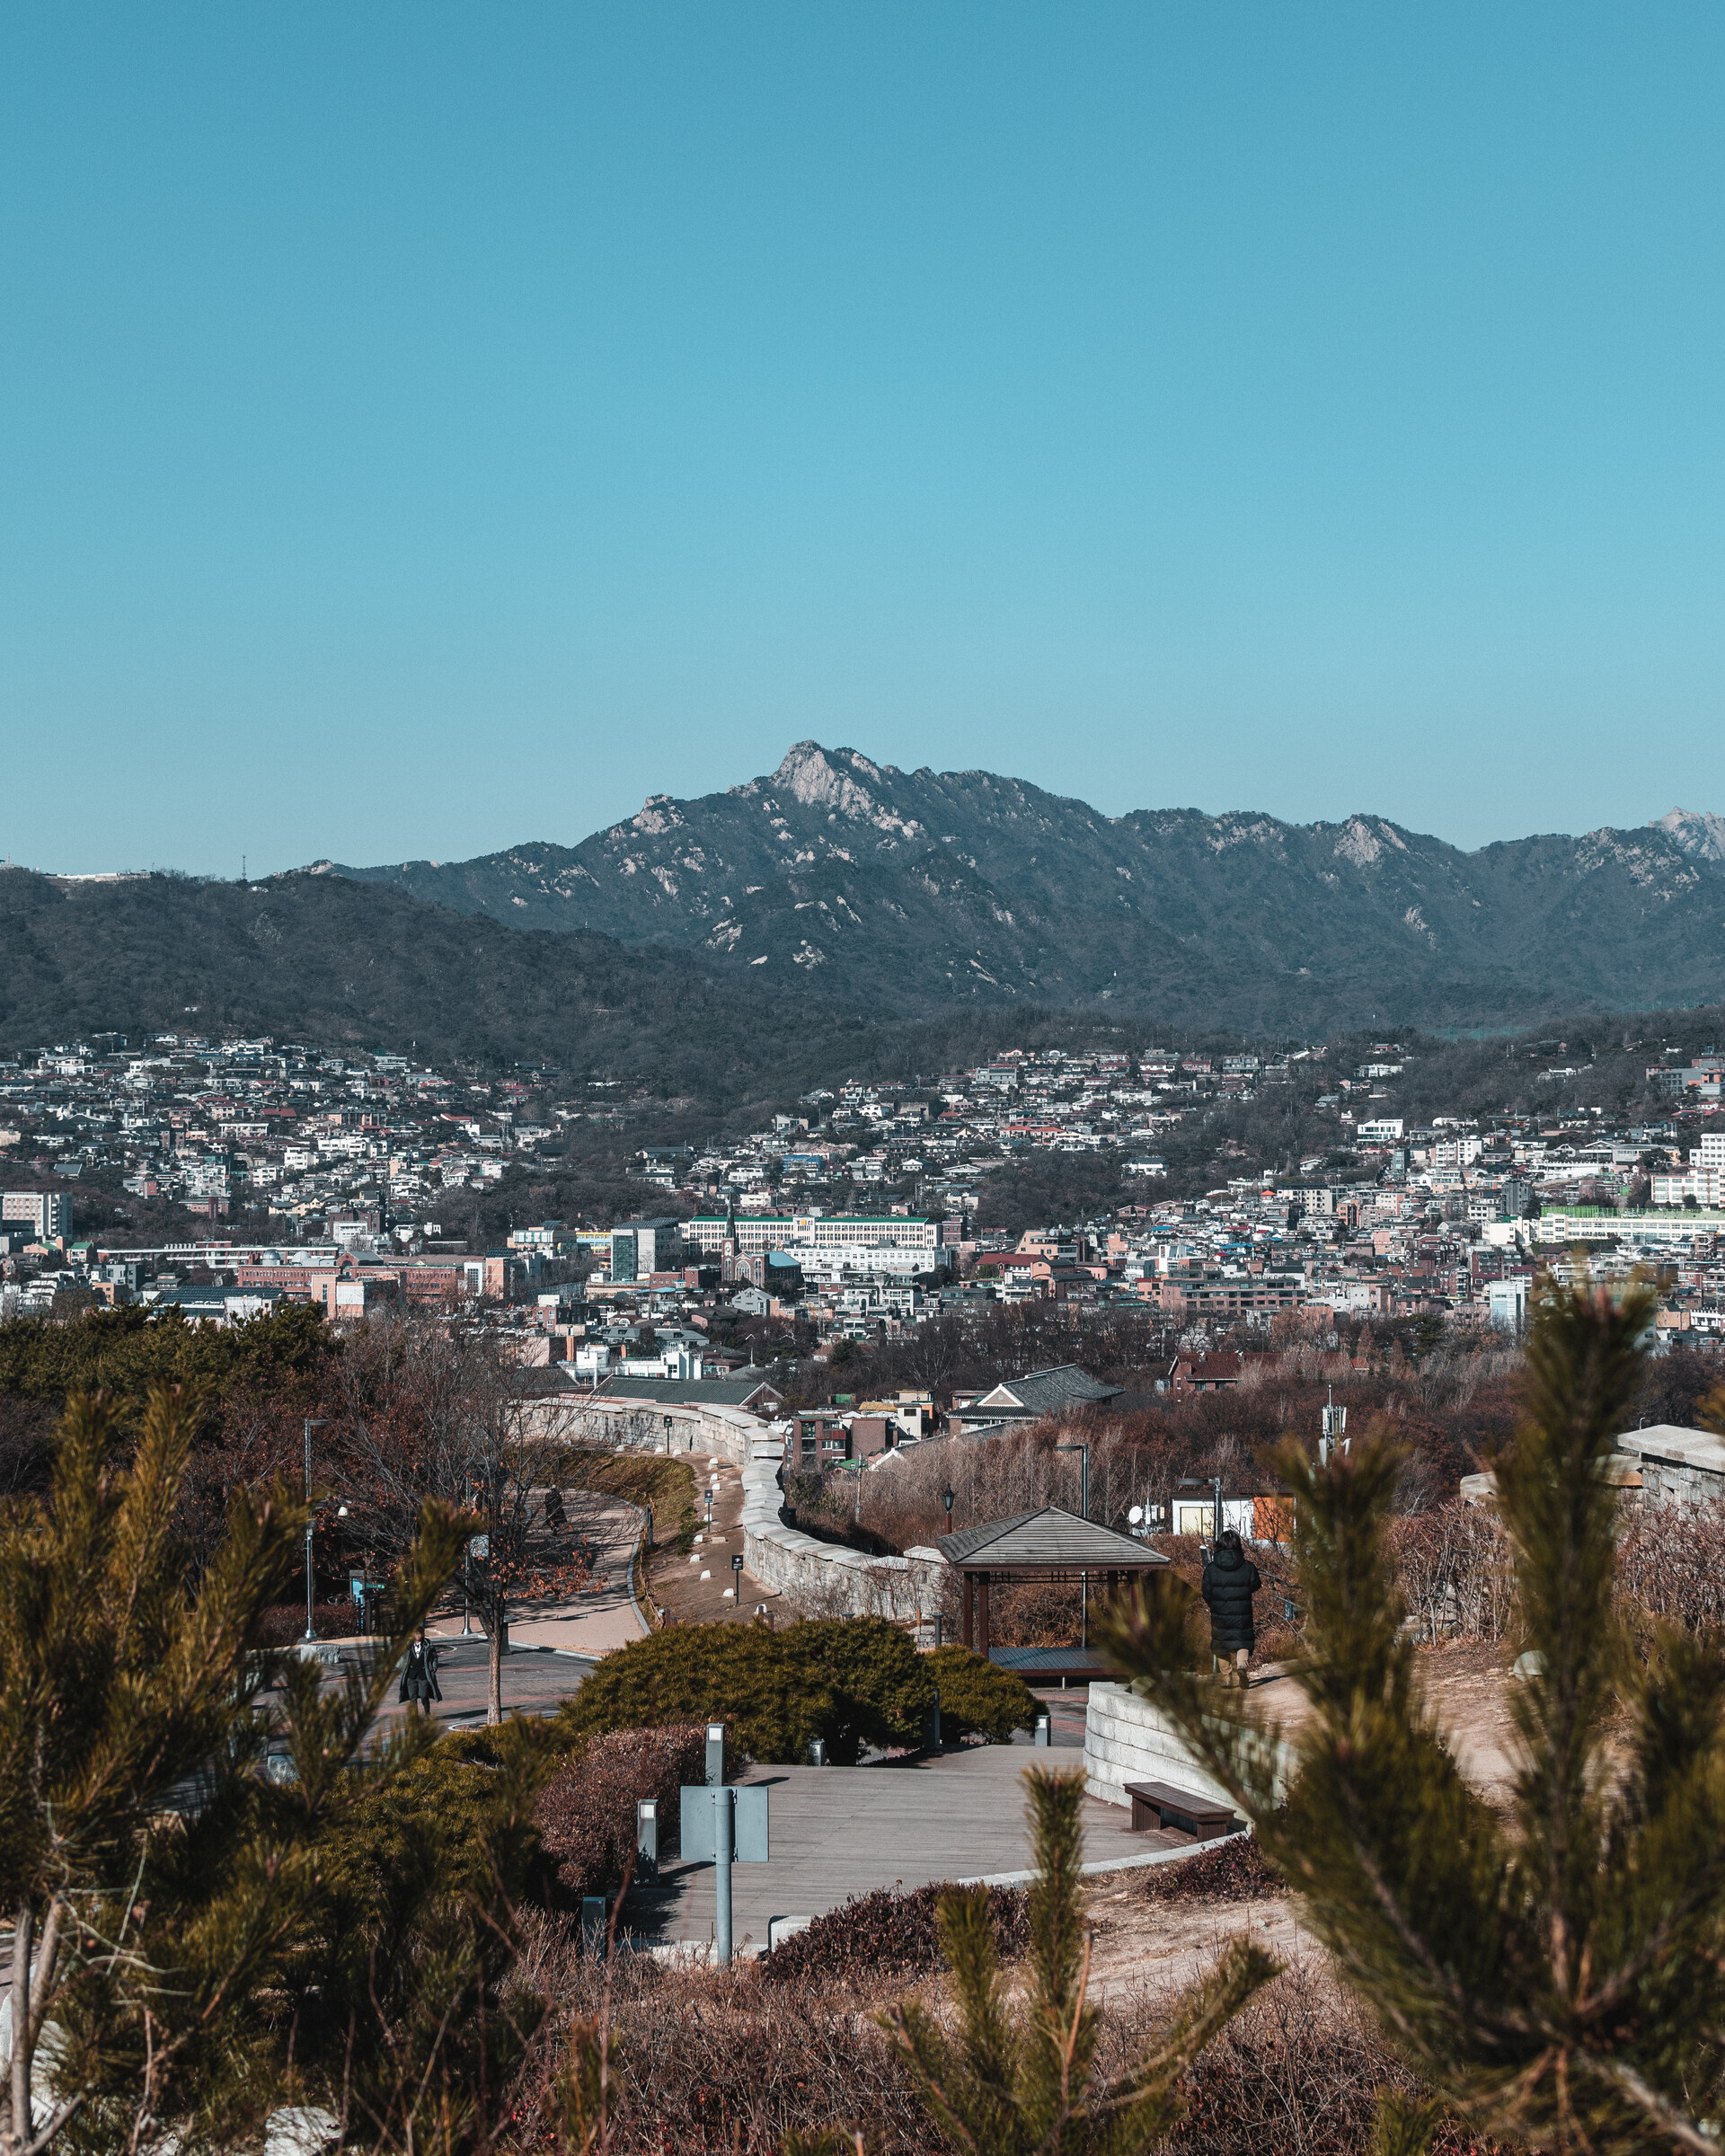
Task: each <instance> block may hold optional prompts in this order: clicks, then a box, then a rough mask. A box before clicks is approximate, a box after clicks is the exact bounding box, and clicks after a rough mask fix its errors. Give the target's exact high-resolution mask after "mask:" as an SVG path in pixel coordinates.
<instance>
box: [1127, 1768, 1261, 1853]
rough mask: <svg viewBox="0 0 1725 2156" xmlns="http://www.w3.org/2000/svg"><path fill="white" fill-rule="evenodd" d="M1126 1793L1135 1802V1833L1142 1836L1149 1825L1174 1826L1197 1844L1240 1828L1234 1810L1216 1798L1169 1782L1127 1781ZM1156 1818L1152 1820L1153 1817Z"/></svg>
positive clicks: (1133, 1826) (1133, 1827) (1133, 1810)
mask: <svg viewBox="0 0 1725 2156" xmlns="http://www.w3.org/2000/svg"><path fill="white" fill-rule="evenodd" d="M1126 1793H1127V1795H1128V1797H1129V1798H1131V1800H1132V1832H1133V1833H1135V1834H1141V1833H1144V1831H1145V1830H1146V1828H1147V1827H1150V1826H1162V1827H1174V1828H1177V1829H1178V1830H1179V1832H1180V1833H1185V1834H1190V1835H1191V1837H1192V1839H1193V1840H1194V1841H1195V1842H1215V1841H1216V1840H1218V1839H1219V1838H1220V1837H1221V1836H1222V1835H1224V1834H1231V1833H1234V1829H1235V1828H1236V1827H1237V1826H1238V1825H1239V1824H1240V1823H1239V1821H1238V1820H1237V1819H1236V1818H1235V1817H1234V1809H1233V1807H1232V1806H1230V1805H1227V1804H1225V1803H1218V1802H1217V1801H1216V1798H1214V1797H1199V1796H1195V1795H1194V1794H1193V1792H1192V1791H1191V1790H1190V1789H1175V1788H1174V1787H1173V1786H1172V1783H1170V1782H1166V1781H1128V1783H1127V1785H1126ZM1153 1813H1154V1818H1153V1817H1152V1816H1151V1815H1152V1814H1153Z"/></svg>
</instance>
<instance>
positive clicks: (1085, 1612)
mask: <svg viewBox="0 0 1725 2156" xmlns="http://www.w3.org/2000/svg"><path fill="white" fill-rule="evenodd" d="M1054 1449H1055V1451H1056V1452H1057V1453H1078V1454H1082V1455H1083V1456H1082V1457H1081V1459H1080V1460H1079V1462H1078V1511H1079V1515H1080V1517H1081V1518H1084V1519H1086V1520H1087V1519H1089V1517H1090V1447H1089V1446H1088V1445H1056V1446H1055V1448H1054ZM1078 1644H1079V1646H1080V1647H1082V1648H1086V1649H1087V1648H1089V1646H1090V1574H1089V1573H1088V1572H1081V1573H1080V1574H1079V1575H1078Z"/></svg>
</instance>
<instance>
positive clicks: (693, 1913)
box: [627, 1692, 1192, 1952]
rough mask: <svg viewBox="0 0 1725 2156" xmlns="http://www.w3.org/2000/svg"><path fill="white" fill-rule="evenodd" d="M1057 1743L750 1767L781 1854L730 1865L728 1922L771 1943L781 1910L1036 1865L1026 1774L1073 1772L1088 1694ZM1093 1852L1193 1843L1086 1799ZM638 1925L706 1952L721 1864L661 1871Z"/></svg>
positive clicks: (816, 1907) (748, 1943) (661, 1940)
mask: <svg viewBox="0 0 1725 2156" xmlns="http://www.w3.org/2000/svg"><path fill="white" fill-rule="evenodd" d="M1044 1704H1045V1705H1047V1706H1048V1707H1049V1708H1050V1709H1051V1710H1052V1713H1053V1719H1054V1741H1053V1744H1052V1745H1051V1746H1050V1747H1049V1748H1048V1750H1046V1751H1038V1750H1036V1749H1035V1748H1033V1746H1032V1745H1031V1743H1030V1740H1029V1739H1028V1738H1026V1737H1022V1736H1021V1737H1020V1738H1019V1739H1018V1740H1017V1741H1015V1742H1014V1743H1013V1744H1011V1745H977V1746H973V1747H969V1748H967V1749H965V1750H963V1751H952V1752H948V1753H946V1754H943V1755H942V1756H941V1757H940V1758H938V1759H916V1760H909V1761H905V1762H902V1763H882V1764H880V1765H876V1766H864V1767H770V1766H769V1767H754V1768H751V1769H749V1770H748V1771H747V1772H746V1773H744V1774H743V1775H741V1776H740V1777H739V1780H741V1781H743V1782H745V1783H764V1784H765V1786H766V1788H767V1789H768V1790H769V1792H770V1794H769V1797H768V1804H769V1807H770V1812H771V1850H772V1854H771V1860H770V1861H769V1862H767V1863H765V1864H738V1865H734V1866H733V1867H732V1869H731V1875H730V1877H731V1924H732V1933H733V1937H734V1939H735V1941H736V1945H737V1948H738V1950H739V1952H740V1951H743V1950H745V1949H746V1948H747V1949H757V1948H763V1947H765V1945H766V1944H767V1940H768V1936H769V1927H770V1925H771V1923H772V1922H773V1920H774V1919H775V1918H784V1917H798V1916H803V1917H808V1916H818V1915H820V1914H822V1913H825V1912H826V1911H827V1910H829V1909H836V1908H839V1907H841V1906H842V1905H843V1904H844V1903H845V1902H846V1901H848V1900H849V1899H850V1898H851V1897H852V1896H853V1895H861V1894H868V1893H871V1892H872V1891H873V1890H874V1889H875V1888H876V1887H879V1886H889V1887H902V1888H905V1889H907V1890H908V1889H909V1888H911V1887H914V1886H926V1885H927V1884H928V1883H929V1882H930V1881H932V1880H937V1879H975V1878H1000V1877H1001V1876H1003V1875H1010V1874H1012V1873H1015V1872H1023V1871H1027V1870H1028V1869H1030V1867H1031V1841H1030V1832H1029V1828H1028V1825H1027V1824H1026V1821H1025V1800H1024V1789H1023V1786H1022V1781H1021V1780H1020V1777H1021V1776H1022V1773H1023V1772H1024V1770H1025V1768H1026V1767H1028V1766H1031V1765H1039V1766H1049V1767H1056V1768H1059V1767H1070V1768H1074V1769H1075V1768H1077V1767H1078V1766H1079V1764H1080V1762H1081V1760H1082V1756H1083V1749H1084V1693H1083V1692H1069V1693H1067V1694H1066V1695H1065V1696H1064V1697H1062V1696H1060V1695H1056V1696H1055V1697H1054V1698H1052V1699H1050V1700H1046V1701H1044ZM1191 1847H1192V1842H1191V1840H1190V1836H1188V1835H1186V1834H1180V1833H1156V1832H1152V1833H1137V1834H1135V1833H1130V1832H1128V1814H1127V1813H1126V1812H1125V1811H1123V1810H1121V1809H1120V1808H1119V1807H1116V1806H1114V1805H1108V1804H1099V1803H1098V1802H1096V1801H1095V1799H1094V1798H1085V1799H1084V1860H1085V1862H1086V1863H1087V1864H1117V1863H1120V1862H1122V1861H1127V1860H1136V1859H1142V1858H1144V1857H1146V1856H1148V1855H1150V1854H1151V1853H1152V1852H1153V1851H1161V1850H1186V1849H1190V1848H1191ZM627 1925H628V1931H629V1933H630V1935H631V1936H632V1938H633V1939H634V1940H636V1941H637V1942H638V1943H640V1944H641V1945H655V1946H670V1945H682V1946H686V1947H691V1948H701V1947H704V1946H706V1945H707V1944H708V1942H709V1941H710V1940H712V1931H713V1869H712V1865H711V1864H683V1863H680V1862H678V1861H676V1860H673V1861H672V1862H671V1863H669V1864H668V1865H667V1866H666V1867H665V1870H664V1874H663V1876H662V1878H661V1882H660V1885H659V1887H658V1888H657V1889H656V1890H653V1889H643V1890H637V1891H635V1892H633V1893H632V1894H631V1895H630V1897H629V1904H628V1911H627Z"/></svg>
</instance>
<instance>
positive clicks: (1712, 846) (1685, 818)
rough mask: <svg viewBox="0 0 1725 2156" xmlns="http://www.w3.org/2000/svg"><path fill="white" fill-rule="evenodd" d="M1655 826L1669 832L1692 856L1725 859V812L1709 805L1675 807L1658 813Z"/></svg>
mask: <svg viewBox="0 0 1725 2156" xmlns="http://www.w3.org/2000/svg"><path fill="white" fill-rule="evenodd" d="M1652 827H1653V829H1654V830H1656V831H1663V832H1665V833H1667V834H1668V835H1669V837H1670V839H1671V840H1672V843H1673V844H1676V845H1678V846H1680V847H1681V848H1682V849H1683V851H1684V852H1685V853H1687V854H1688V855H1689V856H1690V857H1691V859H1692V860H1695V861H1712V862H1721V863H1725V816H1714V815H1713V814H1712V813H1711V811H1709V810H1706V809H1694V808H1673V809H1671V810H1670V811H1668V814H1666V815H1664V816H1656V817H1654V819H1653V826H1652Z"/></svg>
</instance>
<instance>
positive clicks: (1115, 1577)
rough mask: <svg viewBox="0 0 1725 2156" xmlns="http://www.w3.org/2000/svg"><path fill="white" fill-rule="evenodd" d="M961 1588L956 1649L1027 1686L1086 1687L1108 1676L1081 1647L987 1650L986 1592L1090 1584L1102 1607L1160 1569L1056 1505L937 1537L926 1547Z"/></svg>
mask: <svg viewBox="0 0 1725 2156" xmlns="http://www.w3.org/2000/svg"><path fill="white" fill-rule="evenodd" d="M934 1546H935V1548H936V1549H937V1550H938V1551H940V1553H941V1555H942V1557H943V1558H944V1559H945V1560H946V1561H947V1563H948V1564H949V1565H951V1566H952V1567H953V1568H954V1569H955V1570H956V1571H957V1572H958V1573H959V1575H960V1578H961V1581H962V1583H963V1584H962V1598H963V1613H964V1614H963V1635H964V1644H965V1645H966V1646H967V1647H968V1648H972V1649H974V1651H975V1652H976V1653H977V1654H979V1655H981V1656H983V1657H985V1658H986V1659H987V1660H989V1661H992V1662H995V1663H998V1664H999V1665H1000V1666H1001V1667H1002V1668H1004V1669H1013V1670H1016V1671H1017V1673H1018V1674H1019V1675H1021V1676H1022V1677H1023V1678H1024V1679H1025V1681H1026V1682H1027V1683H1032V1684H1036V1683H1044V1684H1051V1683H1061V1684H1066V1683H1088V1682H1089V1681H1090V1679H1091V1678H1092V1677H1105V1676H1107V1675H1108V1674H1109V1670H1108V1666H1107V1665H1106V1664H1105V1663H1104V1662H1103V1660H1102V1658H1101V1656H1100V1655H1097V1654H1092V1652H1091V1650H1090V1649H1089V1648H1088V1647H995V1648H991V1647H990V1645H989V1643H988V1590H989V1588H990V1586H1005V1585H1007V1584H1008V1583H1016V1582H1018V1581H1021V1580H1042V1581H1057V1582H1063V1583H1076V1584H1081V1585H1083V1586H1085V1587H1086V1588H1088V1586H1090V1585H1091V1583H1092V1582H1093V1583H1095V1584H1096V1585H1097V1586H1099V1587H1100V1589H1101V1596H1102V1599H1103V1600H1104V1601H1106V1600H1107V1599H1108V1598H1109V1597H1110V1595H1115V1594H1117V1593H1118V1592H1119V1587H1120V1585H1121V1582H1122V1581H1123V1580H1126V1579H1130V1578H1142V1577H1144V1576H1145V1574H1146V1573H1149V1572H1154V1571H1156V1570H1159V1569H1160V1568H1162V1567H1163V1565H1165V1564H1166V1563H1167V1562H1168V1560H1167V1558H1166V1557H1164V1556H1163V1553H1162V1551H1160V1550H1153V1549H1152V1548H1151V1547H1150V1545H1149V1543H1148V1542H1139V1541H1138V1540H1137V1537H1136V1536H1133V1535H1129V1534H1117V1533H1115V1531H1114V1529H1113V1528H1111V1527H1099V1526H1097V1525H1096V1524H1095V1523H1094V1522H1093V1521H1092V1520H1081V1519H1080V1518H1079V1517H1078V1515H1077V1514H1076V1513H1072V1512H1064V1511H1062V1510H1061V1508H1060V1507H1059V1506H1057V1505H1045V1506H1043V1507H1042V1508H1041V1510H1040V1511H1039V1512H1021V1513H1015V1514H1014V1515H1013V1516H1012V1518H1010V1519H1005V1520H989V1521H986V1522H985V1523H984V1524H983V1525H981V1526H979V1527H967V1528H966V1529H965V1530H964V1532H963V1533H961V1534H946V1535H942V1537H941V1539H940V1540H939V1542H936V1544H935V1545H934Z"/></svg>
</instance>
